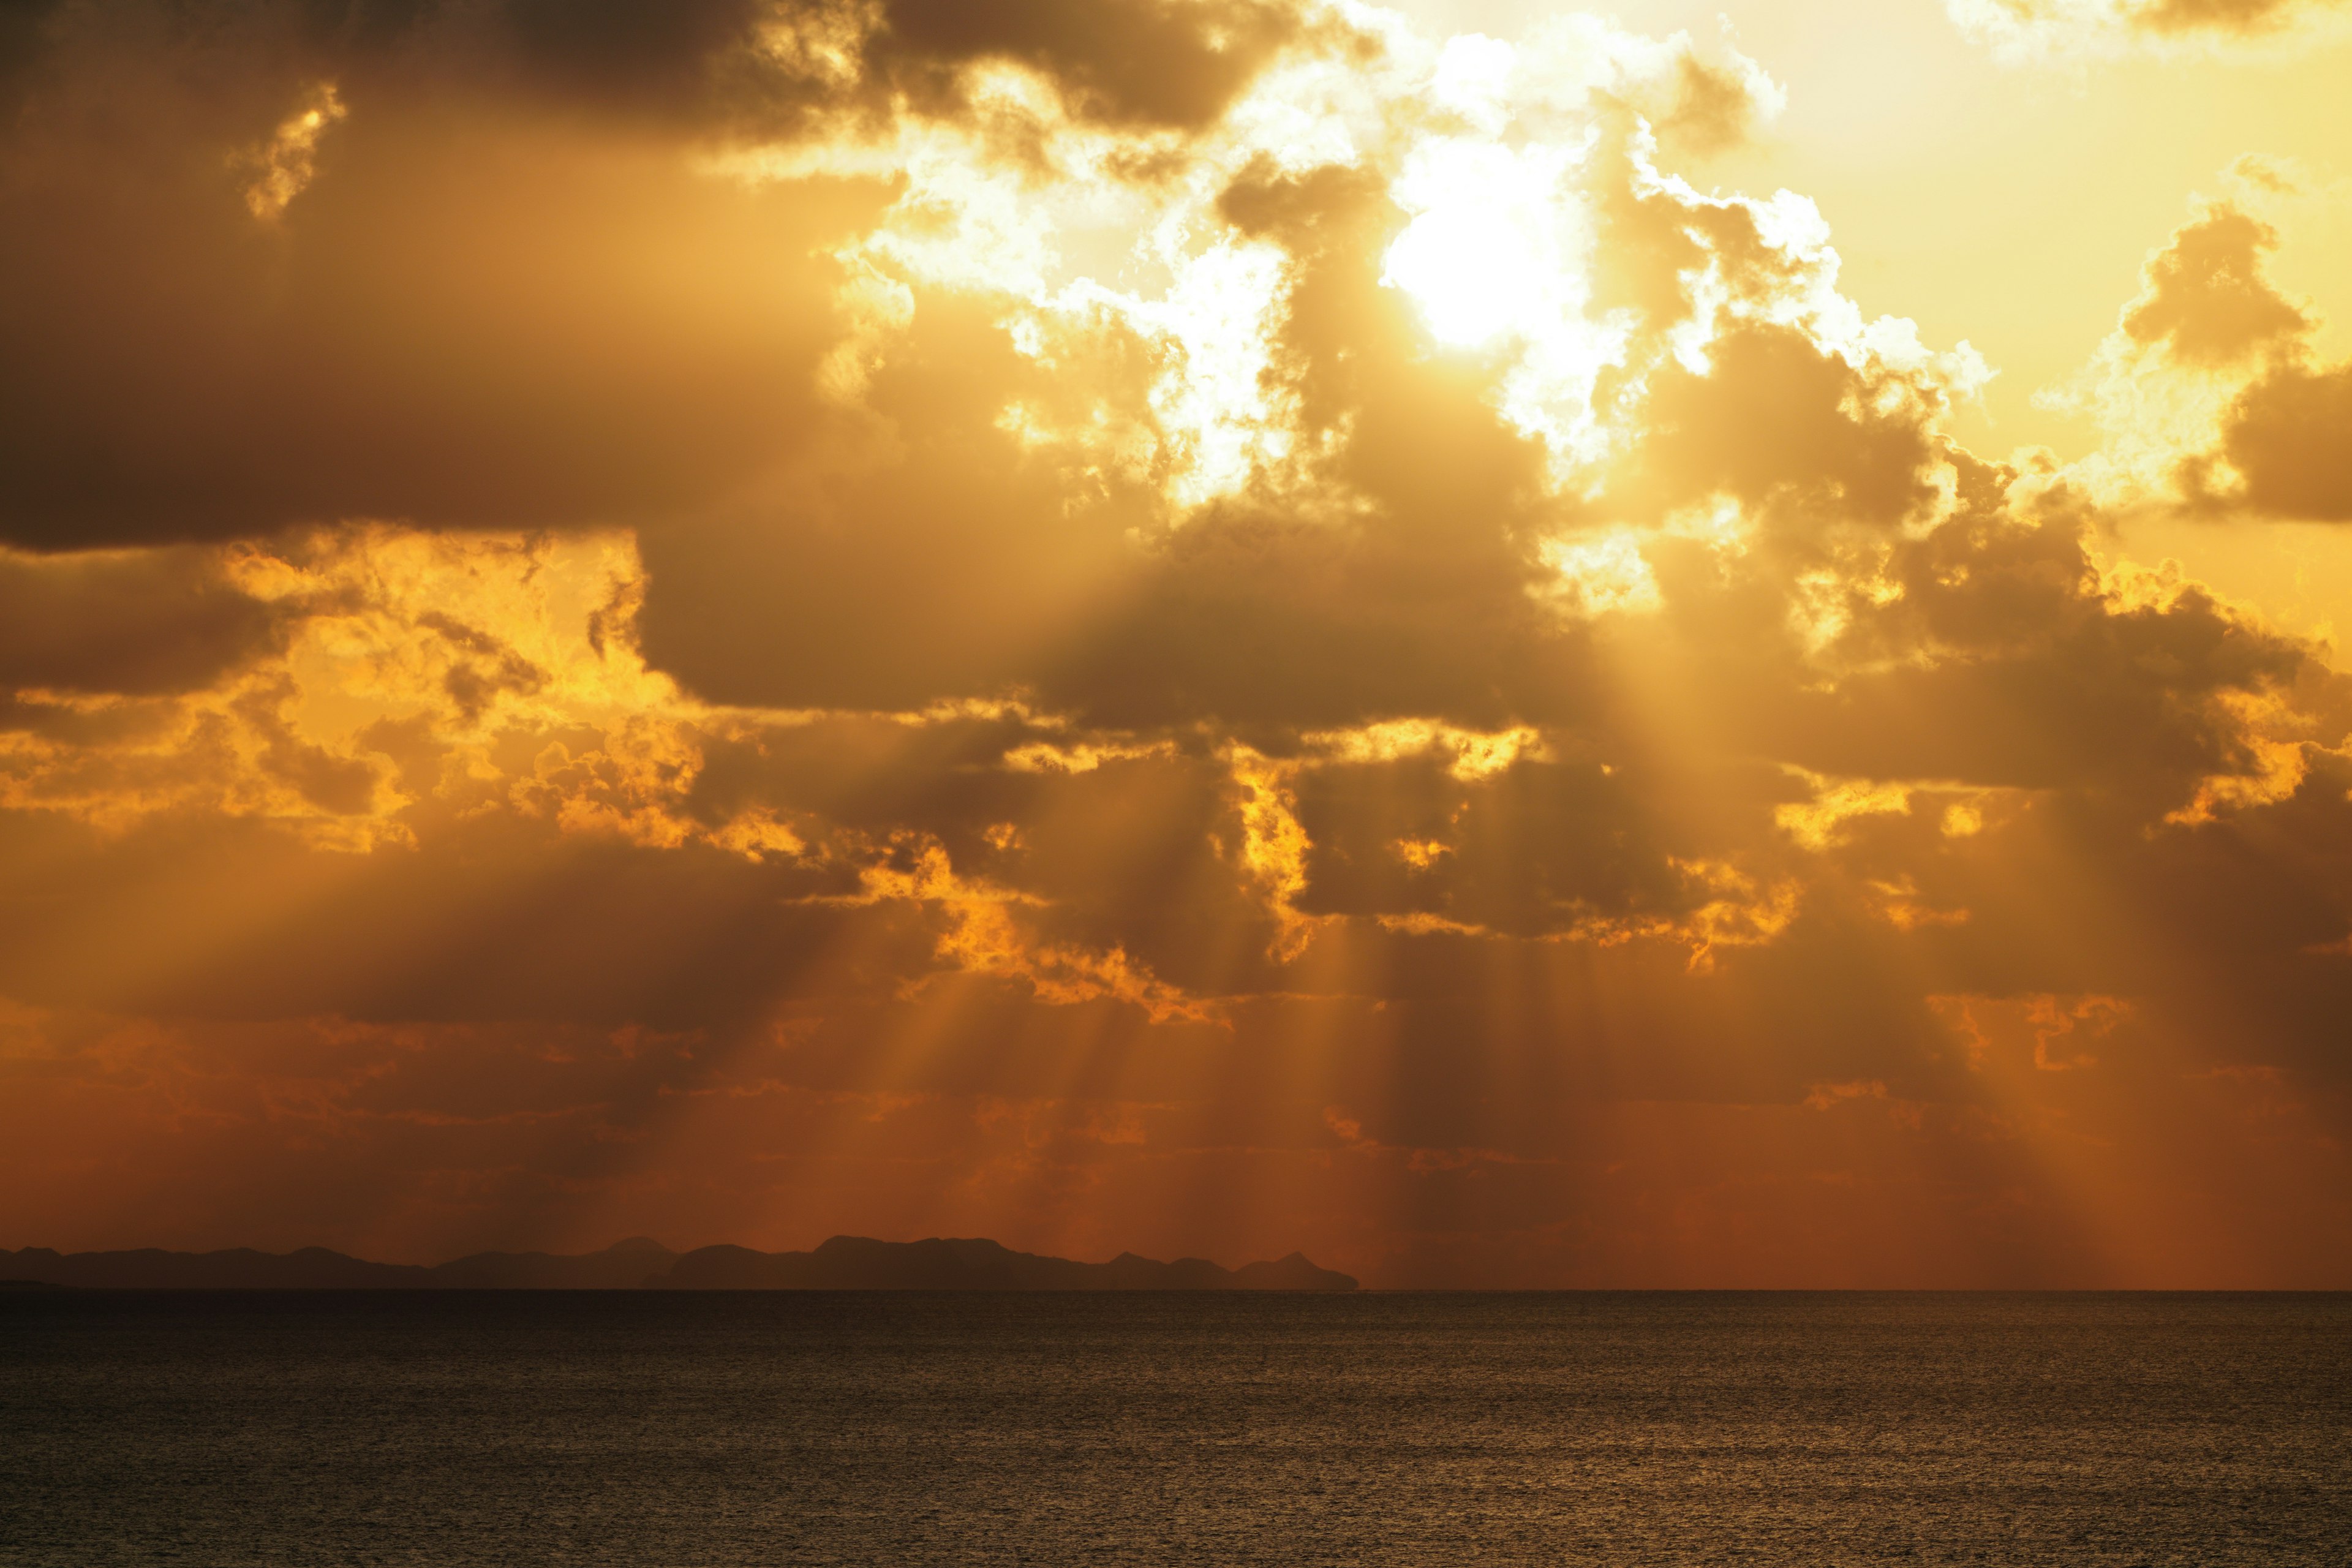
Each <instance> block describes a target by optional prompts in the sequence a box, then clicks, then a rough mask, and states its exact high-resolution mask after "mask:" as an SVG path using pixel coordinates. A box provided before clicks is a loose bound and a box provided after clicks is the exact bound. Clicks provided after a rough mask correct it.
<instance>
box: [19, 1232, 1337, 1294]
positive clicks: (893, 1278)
mask: <svg viewBox="0 0 2352 1568" xmlns="http://www.w3.org/2000/svg"><path fill="white" fill-rule="evenodd" d="M18 1281H23V1282H38V1283H41V1284H46V1285H73V1286H81V1287H85V1288H89V1289H118V1290H126V1289H127V1290H157V1289H163V1290H436V1289H442V1290H446V1289H477V1290H480V1289H488V1290H611V1289H633V1288H636V1287H641V1286H642V1287H649V1288H653V1289H667V1290H1353V1289H1356V1281H1355V1280H1353V1279H1350V1278H1349V1277H1348V1276H1347V1275H1345V1274H1337V1273H1334V1272H1332V1271H1331V1270H1330V1269H1328V1268H1316V1267H1315V1265H1314V1264H1312V1263H1309V1262H1308V1261H1307V1259H1306V1258H1303V1257H1301V1256H1300V1255H1299V1254H1297V1253H1296V1252H1294V1253H1292V1254H1291V1255H1290V1256H1289V1257H1287V1258H1282V1259H1280V1260H1279V1261H1277V1262H1273V1263H1251V1264H1245V1265H1244V1266H1243V1267H1242V1268H1219V1267H1218V1266H1217V1265H1216V1264H1213V1263H1211V1262H1209V1261H1208V1260H1206V1259H1205V1258H1178V1259H1177V1260H1176V1261H1175V1262H1173V1263H1160V1262H1157V1261H1155V1260H1154V1259H1152V1258H1138V1257H1137V1256H1136V1255H1135V1254H1134V1253H1132V1252H1123V1253H1121V1254H1119V1255H1118V1257H1117V1258H1112V1259H1111V1260H1110V1261H1109V1262H1108V1263H1076V1262H1073V1261H1071V1260H1070V1259H1069V1258H1044V1257H1040V1256H1038V1255H1037V1254H1035V1253H1032V1252H1014V1251H1013V1250H1012V1249H1011V1248H1009V1247H1002V1246H1000V1245H998V1244H997V1243H995V1242H993V1241H977V1240H973V1241H961V1240H942V1239H940V1238H938V1237H933V1238H931V1239H930V1240H928V1241H874V1240H869V1239H868V1238H866V1237H856V1236H836V1237H834V1238H833V1239H832V1240H830V1241H828V1242H826V1243H824V1245H823V1246H822V1247H818V1248H817V1249H816V1250H815V1251H814V1252H754V1251H752V1250H751V1248H749V1247H701V1248H699V1249H698V1250H696V1251H693V1252H689V1253H687V1254H685V1255H684V1256H683V1257H681V1256H680V1255H678V1254H677V1253H674V1252H672V1251H671V1250H670V1249H669V1248H668V1247H664V1246H662V1245H661V1244H660V1243H659V1242H657V1241H649V1240H647V1239H646V1238H645V1237H632V1238H630V1239H629V1240H627V1241H623V1242H616V1243H614V1245H613V1246H611V1247H606V1248H604V1251H602V1252H591V1253H586V1254H583V1255H579V1256H564V1255H559V1254H555V1253H547V1252H478V1253H475V1254H473V1255H472V1256H470V1257H467V1258H457V1259H455V1260H453V1261H451V1262H448V1263H444V1264H440V1265H437V1266H436V1267H434V1268H424V1267H422V1266H420V1265H417V1264H414V1263H370V1262H368V1261H367V1260H366V1259H364V1258H350V1257H346V1256H345V1255H344V1254H342V1253H340V1252H331V1251H329V1250H328V1249H327V1248H325V1247H304V1248H302V1249H301V1250H300V1251H299V1252H288V1253H272V1252H256V1251H254V1250H253V1249H252V1248H250V1247H236V1248H233V1249H231V1250H228V1251H225V1252H164V1251H162V1250H160V1249H158V1248H155V1247H142V1248H140V1249H138V1250H136V1251H131V1252H68V1253H59V1252H54V1251H51V1250H50V1249H49V1248H47V1247H26V1248H24V1249H23V1250H22V1251H18V1252H10V1251H7V1250H6V1249H5V1248H0V1283H11V1282H18Z"/></svg>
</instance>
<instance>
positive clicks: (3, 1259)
mask: <svg viewBox="0 0 2352 1568" xmlns="http://www.w3.org/2000/svg"><path fill="white" fill-rule="evenodd" d="M0 1275H5V1276H7V1277H8V1278H10V1279H39V1280H43V1281H45V1282H47V1283H48V1284H51V1285H81V1286H87V1287H89V1288H91V1289H114V1290H416V1289H430V1288H432V1286H433V1285H434V1283H435V1280H434V1279H433V1271H432V1270H431V1269H429V1268H418V1267H417V1266H416V1265H415V1264H413V1263H370V1262H367V1261H366V1260H364V1259H362V1258H347V1257H345V1256H344V1255H343V1254H341V1253H340V1252H330V1251H328V1250H327V1249H326V1248H325V1247H304V1248H302V1249H301V1250H300V1251H299V1252H287V1253H276V1252H256V1251H254V1250H253V1248H251V1247H233V1248H231V1249H229V1250H228V1251H226V1252H165V1251H163V1250H162V1249H161V1248H158V1247H141V1248H139V1249H138V1250H136V1251H133V1252H66V1253H58V1252H52V1251H50V1250H49V1249H48V1248H47V1247H26V1248H25V1249H24V1250H23V1251H21V1252H0Z"/></svg>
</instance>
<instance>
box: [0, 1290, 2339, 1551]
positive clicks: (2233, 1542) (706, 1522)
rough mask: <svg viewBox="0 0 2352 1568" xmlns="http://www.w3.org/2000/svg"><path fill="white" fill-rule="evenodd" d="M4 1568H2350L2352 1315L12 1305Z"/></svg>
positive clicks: (456, 1299) (761, 1299)
mask: <svg viewBox="0 0 2352 1568" xmlns="http://www.w3.org/2000/svg"><path fill="white" fill-rule="evenodd" d="M0 1562H5V1563H9V1564H18V1563H28V1564H30V1563H37V1564H45V1565H46V1564H53V1563H55V1564H79V1563H234V1564H246V1563H301V1564H310V1563H320V1564H328V1563H333V1564H359V1563H415V1564H455V1563H500V1564H523V1563H620V1564H631V1565H636V1564H648V1565H654V1564H658V1565H664V1568H668V1565H685V1564H706V1563H707V1564H728V1565H732V1564H744V1563H882V1564H894V1565H895V1564H917V1563H1003V1564H1012V1563H1031V1564H1065V1563H1066V1564H1079V1563H1085V1564H1108V1563H1181V1564H1203V1565H1208V1564H1220V1563H1282V1564H1304V1563H1395V1564H1417V1565H1418V1564H1428V1565H1433V1568H1434V1565H1437V1564H1449V1565H1450V1564H1455V1563H1543V1564H1564V1563H1608V1564H1649V1563H1661V1564H1664V1563H1674V1564H1682V1563H1791V1564H1845V1563H2064V1564H2070V1565H2075V1564H2101V1563H2118V1564H2131V1563H2181V1564H2199V1565H2205V1564H2215V1563H2263V1564H2302V1563H2310V1564H2325V1565H2327V1568H2342V1565H2344V1564H2347V1563H2352V1297H2345V1296H2201V1295H2200V1296H2141V1295H2125V1296H2078V1295H2065V1296H1980V1295H1960V1296H1944V1295H1908V1294H1905V1295H1845V1294H1830V1295H1784V1294H1763V1295H1681V1294H1671V1295H1651V1294H1627V1295H1584V1294H1577V1295H1463V1296H1446V1295H1363V1296H1355V1297H1317V1296H1262V1295H1190V1296H1176V1295H1087V1296H1060V1295H1055V1296H1014V1295H914V1294H898V1295H883V1294H838V1295H835V1294H797V1293H774V1294H741V1295H737V1294H677V1293H667V1292H643V1293H638V1292H627V1293H610V1294H588V1293H580V1294H572V1293H561V1294H558V1293H525V1292H500V1293H480V1294H476V1293H468V1292H437V1291H436V1292H418V1293H413V1294H411V1293H399V1294H392V1293H386V1294H332V1293H288V1294H247V1295H237V1294H197V1293H189V1294H164V1293H157V1294H128V1293H123V1294H117V1293H110V1292H87V1293H80V1292H77V1293H66V1292H29V1291H25V1292H8V1293H6V1294H5V1296H0Z"/></svg>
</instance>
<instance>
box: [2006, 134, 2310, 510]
mask: <svg viewBox="0 0 2352 1568" xmlns="http://www.w3.org/2000/svg"><path fill="white" fill-rule="evenodd" d="M2249 172H2251V173H2252V174H2265V173H2266V171H2264V170H2263V168H2262V166H2261V165H2259V164H2253V163H2242V165H2241V166H2240V168H2239V169H2236V170H2233V171H2231V174H2232V175H2233V176H2234V178H2233V183H2234V184H2237V185H2238V186H2239V188H2240V191H2241V193H2242V195H2261V194H2262V192H2261V188H2260V186H2258V185H2257V184H2255V183H2254V182H2253V181H2252V180H2250V179H2249V178H2248V177H2247V174H2248V173H2249ZM2278 244H2279V234H2278V231H2277V229H2276V228H2275V227H2273V226H2272V225H2270V224H2269V223H2266V222H2264V221H2263V220H2262V219H2261V218H2260V217H2258V216H2254V215H2253V214H2252V213H2251V212H2249V211H2248V210H2246V205H2244V203H2243V201H2242V198H2233V199H2224V200H2221V201H2215V202H2209V203H2207V204H2205V205H2203V206H2202V207H2201V209H2200V212H2199V214H2198V216H2196V217H2195V218H2194V219H2192V220H2191V221H2190V222H2189V223H2187V224H2185V225H2183V226H2181V227H2180V228H2179V229H2177V230H2175V231H2174V233H2173V235H2172V237H2171V238H2170V240H2169V241H2168V243H2167V244H2166V245H2165V246H2164V247H2162V248H2160V249H2158V251H2156V252H2155V253H2154V254H2153V255H2152V256H2150V258H2148V262H2147V268H2146V269H2145V273H2144V276H2143V285H2144V286H2143V289H2142V291H2141V293H2140V296H2139V298H2138V299H2137V300H2134V301H2133V302H2132V303H2131V304H2130V305H2128V306H2126V309H2125V310H2124V312H2123V315H2122V318H2121V321H2119V323H2118V326H2117V330H2116V331H2115V332H2114V333H2113V334H2112V335H2110V337H2109V338H2108V339H2107V341H2106V342H2105V343H2104V344H2103V345H2102V346H2101V348H2100V350H2099V352H2098V353H2097V355H2096V356H2095V359H2094V360H2093V362H2092V363H2091V364H2090V365H2089V366H2088V367H2086V368H2085V370H2084V372H2083V373H2082V374H2080V375H2078V376H2077V377H2076V378H2075V380H2074V382H2073V383H2072V384H2070V385H2068V386H2065V387H2063V388H2060V389H2057V390H2056V391H2055V392H2054V393H2053V394H2051V395H2050V396H2051V397H2052V399H2053V401H2055V402H2057V403H2059V404H2060V405H2072V406H2075V407H2079V408H2081V409H2083V410H2084V411H2085V412H2088V413H2090V414H2092V415H2093V416H2095V418H2096V419H2097V421H2098V423H2099V424H2100V425H2101V426H2103V428H2104V430H2105V435H2106V441H2105V444H2104V447H2103V449H2102V451H2101V452H2100V453H2099V454H2098V455H2097V456H2095V458H2093V459H2091V460H2090V461H2089V462H2087V463H2086V464H2084V465H2083V472H2084V475H2085V477H2086V478H2087V479H2088V480H2089V481H2090V482H2091V483H2092V484H2093V485H2094V486H2095V488H2096V489H2099V490H2100V491H2101V492H2102V493H2103V494H2104V495H2105V496H2106V497H2107V498H2108V499H2109V500H2114V501H2118V502H2129V501H2132V500H2143V499H2147V498H2156V499H2158V500H2168V501H2170V502H2172V503H2174V504H2178V505H2183V506H2189V507H2192V508H2196V509H2199V510H2211V511H2221V512H2226V513H2239V514H2252V515H2256V516H2263V517H2273V518H2282V519H2288V520H2294V521H2345V520H2347V519H2352V459H2347V455H2346V451H2345V444H2344V442H2343V440H2342V439H2341V432H2342V431H2343V429H2344V428H2345V426H2344V418H2345V416H2346V414H2347V411H2352V403H2347V398H2352V364H2330V363H2326V361H2324V360H2323V359H2322V358H2321V357H2320V355H2319V353H2318V352H2317V350H2316V349H2315V346H2314V340H2315V338H2316V336H2317V333H2318V330H2319V327H2320V324H2321V323H2320V321H2319V319H2318V317H2317V316H2316V314H2315V312H2314V311H2313V310H2311V309H2310V307H2308V306H2307V305H2305V304H2302V303H2300V302H2297V301H2295V300H2290V299H2288V298H2287V297H2286V296H2285V295H2284V294H2283V293H2281V292H2280V291H2279V289H2277V287H2276V286H2275V285H2274V284H2273V283H2272V281H2271V280H2270V279H2269V277H2268V276H2267V274H2266V272H2265V270H2264V268H2263V258H2264V256H2265V255H2266V254H2268V253H2269V252H2270V251H2272V250H2274V249H2275V248H2277V247H2278Z"/></svg>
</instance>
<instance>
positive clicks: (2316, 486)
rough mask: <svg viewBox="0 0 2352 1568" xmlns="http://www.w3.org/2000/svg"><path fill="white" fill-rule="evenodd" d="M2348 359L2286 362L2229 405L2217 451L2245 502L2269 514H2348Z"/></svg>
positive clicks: (2351, 444)
mask: <svg viewBox="0 0 2352 1568" xmlns="http://www.w3.org/2000/svg"><path fill="white" fill-rule="evenodd" d="M2347 431H2352V364H2341V365H2335V366H2332V367H2327V368H2322V369H2313V368H2309V367H2307V366H2305V365H2304V364H2301V363H2286V364H2283V365H2280V366H2278V367H2276V368H2274V369H2273V370H2271V371H2269V372H2268V373H2266V374H2263V375H2262V376H2260V377H2258V378H2257V379H2255V380H2254V381H2253V382H2252V384H2249V385H2248V386H2247V387H2246V389H2245V390H2244V391H2243V392H2241V393H2240V394H2239V395H2238V397H2237V400H2236V401H2235V402H2233V403H2232V404H2231V405H2230V411H2229V414H2228V415H2227V416H2226V420H2225V423H2224V426H2223V431H2222V437H2221V443H2222V445H2221V450H2222V452H2223V454H2224V455H2225V456H2226V457H2228V458H2229V459H2230V462H2231V466H2232V467H2234V468H2236V469H2237V470H2238V472H2239V474H2240V475H2241V476H2242V478H2243V480H2244V484H2245V500H2246V503H2247V504H2248V505H2250V506H2251V507H2252V508H2253V509H2254V510H2258V511H2262V512H2266V513H2268V514H2270V515H2271V516H2273V517H2285V518H2305V519H2313V520H2318V521H2328V522H2344V521H2352V441H2347V439H2346V432H2347Z"/></svg>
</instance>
